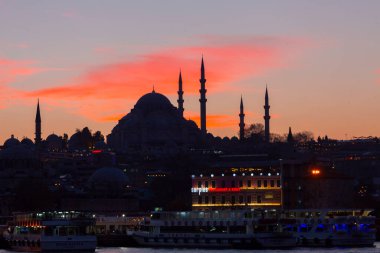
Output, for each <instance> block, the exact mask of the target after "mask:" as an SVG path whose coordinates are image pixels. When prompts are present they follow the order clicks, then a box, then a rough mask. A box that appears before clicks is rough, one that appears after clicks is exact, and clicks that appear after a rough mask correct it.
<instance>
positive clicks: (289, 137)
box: [287, 127, 294, 143]
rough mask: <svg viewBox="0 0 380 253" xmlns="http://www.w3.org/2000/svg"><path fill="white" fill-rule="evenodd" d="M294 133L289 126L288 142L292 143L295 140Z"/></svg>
mask: <svg viewBox="0 0 380 253" xmlns="http://www.w3.org/2000/svg"><path fill="white" fill-rule="evenodd" d="M293 140H294V139H293V133H292V128H291V127H289V133H288V138H287V141H288V143H292V142H293Z"/></svg>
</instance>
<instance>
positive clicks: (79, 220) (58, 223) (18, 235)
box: [4, 211, 96, 252]
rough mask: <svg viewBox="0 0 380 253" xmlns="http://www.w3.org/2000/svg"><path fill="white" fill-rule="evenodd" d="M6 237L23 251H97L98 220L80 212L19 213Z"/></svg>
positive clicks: (9, 242)
mask: <svg viewBox="0 0 380 253" xmlns="http://www.w3.org/2000/svg"><path fill="white" fill-rule="evenodd" d="M12 223H13V224H10V226H9V227H8V229H7V231H5V232H4V238H5V239H6V240H7V242H8V244H9V246H10V248H11V249H12V250H15V251H24V252H94V251H95V248H96V236H95V235H94V234H92V233H93V226H94V224H95V219H93V218H92V217H91V216H89V215H86V214H84V213H80V212H74V211H70V212H40V213H17V214H15V215H14V220H13V222H12Z"/></svg>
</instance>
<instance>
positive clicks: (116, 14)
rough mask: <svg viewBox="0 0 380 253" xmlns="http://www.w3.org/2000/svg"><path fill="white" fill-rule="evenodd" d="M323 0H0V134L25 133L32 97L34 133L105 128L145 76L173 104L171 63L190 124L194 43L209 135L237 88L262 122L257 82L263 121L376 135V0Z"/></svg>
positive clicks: (194, 103) (144, 84) (133, 98)
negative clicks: (362, 0)
mask: <svg viewBox="0 0 380 253" xmlns="http://www.w3.org/2000/svg"><path fill="white" fill-rule="evenodd" d="M91 3H92V2H91ZM325 3H326V4H329V11H326V9H325V8H323V7H322V6H319V5H317V4H314V3H304V2H302V3H300V2H299V1H295V0H294V1H293V0H289V1H286V3H277V2H276V1H267V2H266V3H258V2H256V3H254V2H252V1H244V0H241V3H240V4H235V5H234V4H232V3H230V2H229V1H218V4H217V6H218V7H219V8H216V9H215V8H214V7H215V2H214V1H213V0H208V1H205V2H204V3H202V4H200V3H181V4H179V3H177V2H176V1H168V2H167V3H165V4H161V5H160V4H158V3H151V2H144V1H142V2H141V3H140V2H139V3H120V2H112V4H110V3H108V4H107V3H103V2H101V1H99V2H96V4H89V3H86V1H83V2H80V3H79V2H78V3H66V2H65V1H57V2H56V3H55V4H52V3H50V2H49V1H41V2H38V3H37V4H30V3H25V2H22V1H2V0H0V29H1V30H3V31H7V32H6V33H5V35H4V38H2V39H0V119H1V122H2V124H1V126H0V144H2V143H3V142H4V140H6V139H8V138H9V137H10V136H11V134H14V135H15V137H17V138H18V139H20V140H21V139H22V138H23V137H24V136H26V137H28V138H30V139H33V138H34V117H35V110H36V104H37V98H39V99H40V103H41V116H42V132H43V134H42V136H43V138H46V137H47V136H48V135H49V134H51V133H56V134H58V135H62V134H63V133H68V134H69V136H70V135H71V134H73V133H74V132H75V129H77V128H80V129H82V128H83V127H85V126H88V127H89V128H90V129H92V130H93V131H96V130H100V131H101V132H102V133H103V134H104V135H105V136H106V135H107V134H109V133H110V131H111V130H112V128H113V127H114V126H115V125H116V123H117V120H118V119H120V118H121V117H122V116H124V115H126V114H127V113H129V111H130V110H131V109H132V108H133V106H134V104H135V103H136V102H137V100H138V99H139V98H140V97H141V96H143V95H144V94H146V93H148V92H150V91H151V89H152V85H155V89H156V91H157V92H159V93H161V94H163V95H165V96H167V97H168V98H169V100H170V101H171V102H172V104H173V105H174V106H177V103H176V100H177V90H178V84H177V82H178V74H179V70H180V69H181V70H182V78H183V89H184V100H185V102H184V107H185V111H184V117H185V118H186V119H188V118H190V119H192V120H194V121H195V122H196V123H197V124H198V121H199V101H198V99H199V91H198V90H199V88H200V84H199V77H200V61H201V56H202V54H203V55H204V59H205V68H206V79H207V83H206V89H207V94H206V96H207V100H208V101H207V128H208V132H211V133H212V134H214V135H215V136H221V137H224V136H228V137H232V136H237V133H238V130H239V128H238V124H239V116H238V114H239V105H240V96H241V95H243V100H244V109H245V114H246V117H245V124H246V126H248V125H250V124H252V123H263V122H264V121H263V114H264V109H263V105H264V92H265V85H266V84H268V90H269V98H270V105H271V109H270V114H271V116H272V118H271V132H273V133H278V134H285V133H287V131H288V127H292V130H293V132H294V133H295V132H301V131H311V132H313V133H314V136H315V137H317V136H325V135H328V136H331V137H332V138H338V139H350V138H353V137H354V136H380V124H379V120H378V119H377V117H376V115H377V114H378V110H377V108H379V102H378V96H379V95H380V61H379V60H378V59H380V46H379V45H380V35H378V34H376V33H374V32H373V31H374V30H376V28H377V25H376V24H377V21H376V20H377V13H376V11H375V10H376V9H379V7H380V3H379V2H368V3H366V4H358V3H356V2H355V1H346V2H345V4H344V5H343V4H340V3H338V2H327V1H326V2H325ZM89 6H91V8H88V7H89ZM147 6H149V7H150V8H152V9H149V10H148V9H147V8H146V7H147ZM343 6H344V9H343V10H342V7H343ZM153 10H154V11H153ZM200 10H201V11H200ZM111 13H112V14H111ZM227 15H228V16H230V17H233V18H232V19H228V20H226V16H227ZM266 17H271V18H270V19H269V20H268V19H267V18H266ZM179 19H180V20H181V22H176V21H177V20H179ZM262 20H265V22H263V21H262ZM301 21H302V22H301ZM258 24H260V25H258ZM185 28H186V29H185Z"/></svg>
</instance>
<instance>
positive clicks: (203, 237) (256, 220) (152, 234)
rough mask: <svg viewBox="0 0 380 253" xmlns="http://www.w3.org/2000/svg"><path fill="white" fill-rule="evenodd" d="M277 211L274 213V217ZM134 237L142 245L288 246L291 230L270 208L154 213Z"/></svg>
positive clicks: (204, 246) (135, 232)
mask: <svg viewBox="0 0 380 253" xmlns="http://www.w3.org/2000/svg"><path fill="white" fill-rule="evenodd" d="M272 214H274V215H275V216H272ZM132 237H133V238H134V239H135V240H136V242H137V243H138V245H140V246H150V247H199V248H289V247H294V246H296V238H295V237H294V236H293V233H292V232H287V231H282V226H281V225H280V224H279V223H278V219H277V218H276V214H275V213H271V212H270V211H264V210H261V211H257V210H255V211H253V210H252V211H251V210H249V211H247V210H240V211H238V210H236V211H235V210H234V211H231V210H220V211H207V212H206V211H205V212H203V211H190V212H154V213H152V214H151V217H150V218H147V219H145V220H144V221H143V222H142V223H141V226H140V229H139V230H138V231H134V232H133V233H132Z"/></svg>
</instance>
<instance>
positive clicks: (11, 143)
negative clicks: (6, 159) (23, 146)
mask: <svg viewBox="0 0 380 253" xmlns="http://www.w3.org/2000/svg"><path fill="white" fill-rule="evenodd" d="M19 144H20V141H19V140H17V139H16V138H15V137H14V135H13V134H12V135H11V138H9V139H8V140H6V141H5V142H4V148H10V147H14V146H17V145H19Z"/></svg>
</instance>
